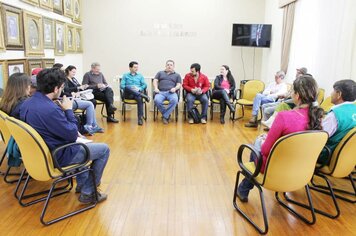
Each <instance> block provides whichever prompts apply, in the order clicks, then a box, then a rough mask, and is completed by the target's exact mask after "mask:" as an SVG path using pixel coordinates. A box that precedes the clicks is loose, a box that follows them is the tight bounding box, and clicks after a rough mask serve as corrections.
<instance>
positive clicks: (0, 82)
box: [0, 61, 7, 97]
mask: <svg viewBox="0 0 356 236" xmlns="http://www.w3.org/2000/svg"><path fill="white" fill-rule="evenodd" d="M5 71H6V70H5V61H0V97H2V94H3V92H4V89H5V86H6V82H7V80H5Z"/></svg>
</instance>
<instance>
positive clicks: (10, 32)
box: [1, 4, 24, 50]
mask: <svg viewBox="0 0 356 236" xmlns="http://www.w3.org/2000/svg"><path fill="white" fill-rule="evenodd" d="M1 10H2V17H3V18H2V20H3V24H4V28H3V29H4V31H5V32H4V33H5V34H4V35H5V46H6V49H8V50H23V49H24V42H23V24H22V10H21V9H19V8H16V7H12V6H9V5H5V4H2V9H1Z"/></svg>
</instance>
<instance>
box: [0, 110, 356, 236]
mask: <svg viewBox="0 0 356 236" xmlns="http://www.w3.org/2000/svg"><path fill="white" fill-rule="evenodd" d="M149 115H150V117H149V119H148V121H147V122H146V123H145V124H144V125H143V126H142V127H140V126H138V125H137V119H136V114H135V112H133V111H132V112H131V114H130V112H129V113H128V118H127V120H126V122H123V121H120V123H119V124H107V123H106V122H105V120H101V118H99V122H101V124H102V126H103V128H105V133H104V134H96V135H95V136H94V137H90V138H91V139H93V140H94V141H97V142H105V143H107V144H109V146H110V149H111V155H110V160H109V162H108V165H107V167H106V169H105V172H104V175H103V179H102V185H101V189H102V190H103V191H104V192H106V193H108V195H109V197H108V200H107V201H105V202H103V203H100V204H99V205H97V206H96V208H94V209H92V210H90V211H87V212H84V213H82V214H79V215H77V216H74V217H72V218H70V219H67V220H64V221H62V222H59V223H56V224H54V225H52V226H49V227H44V226H42V224H41V223H40V221H39V216H40V214H41V210H42V206H43V203H40V204H36V205H34V206H30V207H25V208H24V207H21V206H20V205H19V204H18V202H17V201H16V200H15V198H14V197H13V190H14V188H15V185H9V184H6V183H4V182H3V181H2V180H1V181H0V235H36V236H40V235H194V236H195V235H256V234H257V233H256V231H255V230H254V229H253V228H252V227H251V226H250V225H249V224H248V223H247V222H246V221H245V220H244V219H243V218H242V217H241V216H240V215H239V214H238V213H237V212H236V211H235V210H234V207H233V205H232V197H233V188H234V183H235V176H236V171H237V170H238V166H237V164H236V151H237V148H238V147H239V145H240V144H242V143H251V142H252V141H253V140H254V138H255V137H256V135H257V134H258V133H259V132H260V131H259V130H256V129H247V128H244V127H243V122H244V121H238V122H235V123H232V122H231V121H227V123H226V124H225V125H221V124H220V123H219V119H218V114H215V119H214V121H212V122H211V121H210V120H209V121H208V124H207V125H201V124H199V125H189V124H187V123H184V122H183V119H182V113H180V117H179V121H178V122H177V123H175V122H171V123H170V124H169V125H163V124H162V123H161V122H160V121H156V122H153V119H152V113H150V114H149ZM98 117H100V116H99V114H98ZM120 120H121V117H120ZM2 150H3V145H1V151H2ZM343 182H344V181H343ZM32 184H33V185H35V187H34V188H35V189H37V188H38V186H41V187H43V186H44V185H43V184H39V183H38V182H35V181H33V182H32ZM302 194H303V192H302V191H301V192H297V193H295V194H294V196H295V197H296V198H297V199H301V200H304V199H306V198H304V195H302ZM77 198H78V194H75V193H74V191H72V192H71V193H69V194H66V195H64V196H60V197H57V198H55V199H54V200H53V202H52V204H51V205H50V207H51V209H52V211H53V214H50V216H51V215H52V216H53V215H56V214H60V213H63V212H65V211H68V210H70V209H73V208H76V207H78V206H80V205H79V204H78V201H77ZM265 199H266V204H267V212H268V217H269V225H270V230H269V235H303V236H305V235H356V214H355V213H356V207H355V205H353V204H350V203H345V202H343V201H339V205H340V209H341V216H340V217H339V218H338V219H337V220H332V219H329V218H326V217H323V216H320V215H317V222H316V224H315V225H313V226H308V225H306V224H304V223H303V222H301V221H300V220H298V219H296V218H295V217H294V216H293V215H291V214H290V213H289V212H288V211H286V210H285V209H284V208H282V207H281V206H280V205H279V204H277V202H276V200H275V198H274V193H273V192H270V191H268V190H265ZM313 200H314V203H315V205H316V206H318V207H319V208H321V209H325V208H327V209H329V210H331V200H329V198H328V197H327V196H324V195H321V194H317V193H313ZM244 208H245V209H246V210H248V212H249V213H251V214H253V216H254V219H257V220H258V219H260V220H259V222H262V221H261V219H262V218H261V213H260V212H261V211H260V209H259V199H258V193H257V191H256V190H254V191H252V192H251V194H250V198H249V203H246V204H244ZM301 211H302V212H303V213H306V214H307V213H308V212H307V211H304V210H301ZM308 216H309V215H308Z"/></svg>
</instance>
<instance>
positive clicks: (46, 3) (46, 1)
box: [39, 0, 53, 11]
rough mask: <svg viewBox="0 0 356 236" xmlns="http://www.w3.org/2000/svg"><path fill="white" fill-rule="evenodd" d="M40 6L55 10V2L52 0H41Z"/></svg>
mask: <svg viewBox="0 0 356 236" xmlns="http://www.w3.org/2000/svg"><path fill="white" fill-rule="evenodd" d="M39 1H40V7H41V8H43V9H46V10H49V11H53V2H52V0H39Z"/></svg>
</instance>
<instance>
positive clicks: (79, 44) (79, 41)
mask: <svg viewBox="0 0 356 236" xmlns="http://www.w3.org/2000/svg"><path fill="white" fill-rule="evenodd" d="M75 45H76V46H75V51H76V52H78V53H82V52H83V37H82V28H80V27H76V28H75Z"/></svg>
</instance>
